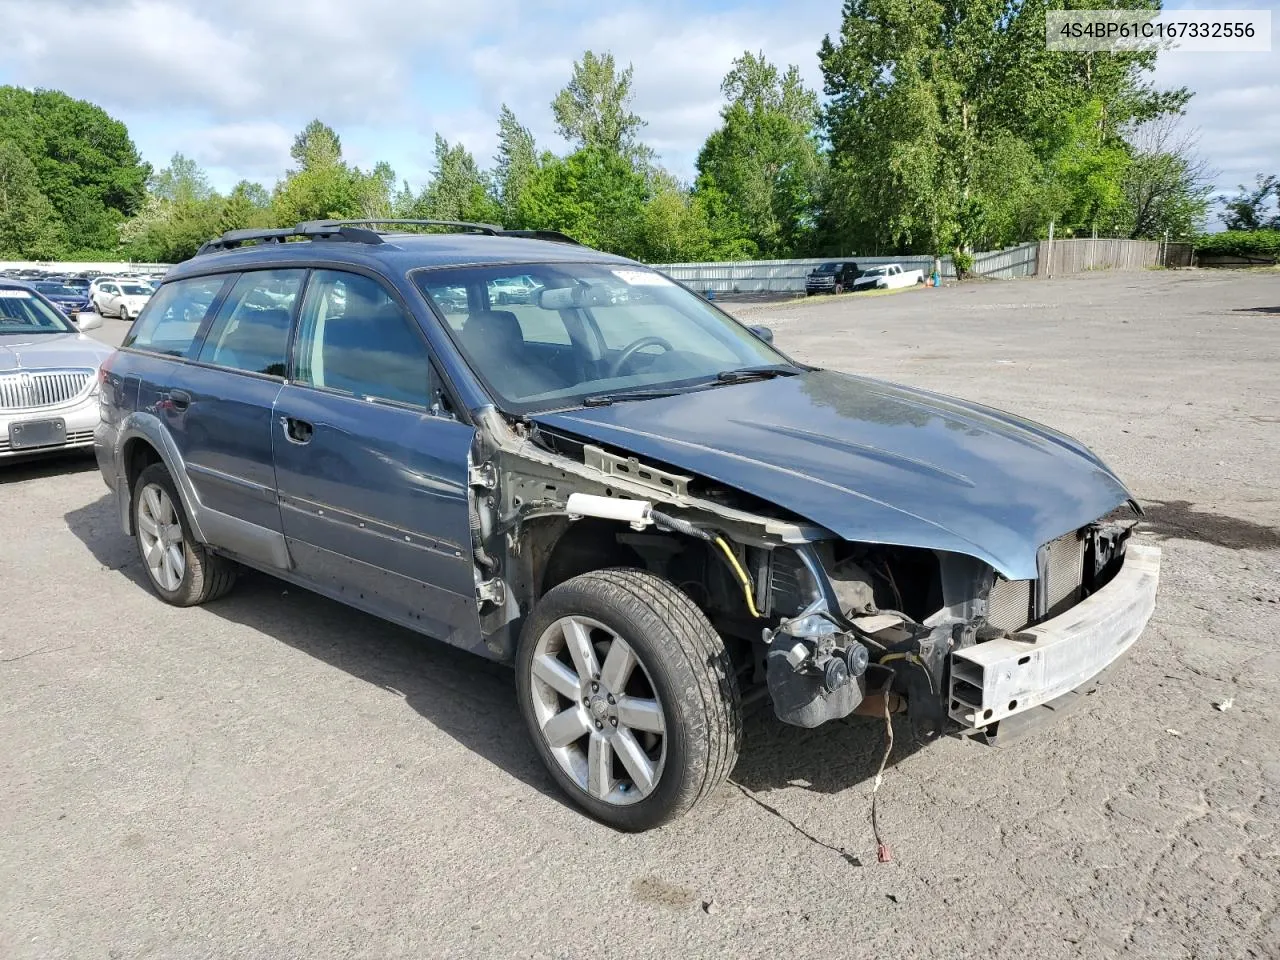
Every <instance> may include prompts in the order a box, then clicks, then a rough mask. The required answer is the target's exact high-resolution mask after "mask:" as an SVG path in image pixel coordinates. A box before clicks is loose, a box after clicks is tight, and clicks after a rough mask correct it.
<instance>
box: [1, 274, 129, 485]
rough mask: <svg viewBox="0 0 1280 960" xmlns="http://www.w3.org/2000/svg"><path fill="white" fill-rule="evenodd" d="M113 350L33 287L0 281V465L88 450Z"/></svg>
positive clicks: (91, 444) (91, 443)
mask: <svg viewBox="0 0 1280 960" xmlns="http://www.w3.org/2000/svg"><path fill="white" fill-rule="evenodd" d="M93 319H94V320H97V322H98V323H101V322H102V321H101V320H99V319H98V318H97V317H94V318H93ZM111 352H112V351H111V348H110V347H108V346H107V345H106V344H104V343H99V342H98V341H97V340H94V339H93V338H91V337H87V336H85V335H84V334H83V333H81V332H80V331H79V330H77V329H76V328H75V327H74V326H72V324H71V321H70V320H68V319H67V318H66V316H65V315H64V314H63V313H62V312H61V311H60V310H59V309H58V308H57V307H55V306H54V305H53V303H52V302H51V301H50V300H49V299H48V298H46V297H45V296H44V295H43V294H41V293H40V292H39V291H37V290H35V289H34V288H33V287H30V286H28V285H27V284H25V283H21V282H19V281H13V280H5V281H0V462H3V461H5V460H7V459H9V458H11V457H28V456H34V455H37V454H44V453H56V452H58V451H60V450H67V449H77V448H80V449H88V448H91V447H92V446H93V430H94V427H96V426H97V425H98V420H99V413H98V368H99V367H100V366H101V364H102V361H103V360H105V359H106V358H107V357H109V356H111Z"/></svg>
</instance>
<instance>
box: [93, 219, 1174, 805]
mask: <svg viewBox="0 0 1280 960" xmlns="http://www.w3.org/2000/svg"><path fill="white" fill-rule="evenodd" d="M413 223H414V224H415V225H414V226H412V227H409V226H407V225H402V223H401V222H392V221H379V222H370V221H323V222H315V223H306V224H301V225H299V226H298V227H296V228H291V229H283V230H258V231H237V232H232V233H228V234H226V235H224V236H223V237H222V238H220V239H218V240H216V241H211V242H210V243H208V244H206V245H205V247H204V248H203V249H202V250H201V251H200V253H199V254H198V255H197V256H196V257H194V258H193V259H191V260H189V261H187V262H186V263H183V264H181V265H179V266H177V267H175V268H173V269H172V270H171V271H170V272H169V274H168V275H167V276H166V278H165V280H164V282H163V284H162V285H161V286H160V288H159V290H158V291H157V292H156V293H155V295H154V296H153V297H152V298H151V301H150V302H149V303H148V304H147V306H146V308H145V309H144V310H143V311H142V313H141V315H140V316H139V317H138V318H137V320H136V322H135V323H134V325H133V327H132V329H131V330H130V332H129V335H128V337H127V338H126V340H125V342H124V345H123V346H122V347H121V349H120V350H119V351H118V352H117V353H116V354H115V355H114V356H113V357H111V358H110V359H109V360H108V361H107V362H106V363H105V364H104V365H103V367H102V373H101V378H100V379H101V403H102V409H101V424H100V425H99V427H98V430H97V438H96V449H97V455H98V459H99V463H100V466H101V469H102V474H103V477H104V478H105V480H106V482H107V484H108V486H110V487H111V488H112V490H114V491H115V493H116V496H117V498H118V500H119V508H120V520H121V524H122V526H123V528H124V530H125V531H126V532H128V533H129V534H131V535H132V536H134V537H136V539H137V543H138V547H139V550H140V551H141V554H142V557H143V559H144V560H145V568H146V570H147V573H148V575H149V577H150V580H151V583H152V585H153V587H154V588H155V590H156V592H157V593H158V594H159V595H160V596H161V597H162V598H164V599H165V600H166V601H168V602H170V603H173V604H178V605H189V604H197V603H202V602H204V601H207V600H211V599H214V598H215V597H218V596H221V595H222V594H224V593H225V592H226V591H227V590H229V589H230V588H231V586H232V585H233V583H234V581H235V577H236V572H237V569H238V567H239V566H240V565H244V566H248V567H252V568H255V569H257V570H261V571H265V572H267V573H270V574H272V575H274V576H277V577H280V578H282V579H284V580H287V581H290V582H292V583H295V584H299V585H302V586H304V587H307V588H309V589H311V590H314V591H316V592H318V593H321V594H323V595H325V596H328V597H332V598H334V599H336V600H339V601H341V602H343V603H347V604H350V605H352V606H354V607H358V608H360V609H362V610H366V611H368V612H369V613H373V614H376V615H378V616H381V617H385V618H386V619H388V620H391V621H394V622H396V623H399V624H402V625H404V626H406V627H409V628H410V629H413V630H416V631H419V632H421V633H424V634H427V635H430V636H432V637H436V638H438V639H440V640H443V641H445V642H448V643H451V644H456V645H457V646H460V647H463V648H466V649H468V650H472V651H474V652H476V653H478V654H480V655H481V656H484V657H489V658H492V659H496V660H502V661H506V662H509V663H511V664H513V665H514V667H515V670H516V680H517V691H518V696H519V700H520V708H521V711H522V712H523V715H524V717H525V718H526V720H527V722H528V726H529V729H530V732H531V734H532V739H533V743H534V745H535V747H536V749H537V751H538V753H539V754H540V755H541V756H542V758H543V760H544V761H545V762H546V765H547V767H548V769H549V770H550V771H551V774H552V776H553V777H554V778H555V779H556V781H557V782H558V783H559V784H560V785H561V786H562V787H563V788H564V790H565V791H566V792H567V793H568V794H569V795H570V796H571V797H573V799H574V800H575V801H576V802H577V803H579V804H581V806H582V807H584V808H585V809H586V810H587V811H589V812H590V813H591V814H592V815H594V816H596V817H598V818H600V819H601V820H603V821H605V822H607V823H610V824H613V825H615V826H617V827H620V828H623V829H629V830H639V829H645V828H648V827H652V826H655V825H657V824H660V823H662V822H665V821H667V820H670V819H672V818H674V817H676V816H679V815H680V814H682V813H684V812H685V811H687V810H689V809H690V808H691V807H692V806H694V804H696V803H697V802H698V801H699V800H700V799H702V798H703V797H706V796H707V795H708V794H709V793H711V792H712V791H713V790H715V788H716V787H717V786H718V785H719V784H720V783H721V782H723V780H724V779H725V778H726V777H727V776H728V775H729V772H730V770H731V769H732V768H733V765H734V761H735V759H736V757H737V754H738V748H739V738H740V731H741V726H742V725H741V710H742V702H743V699H744V698H750V699H755V698H757V697H760V698H763V697H767V698H768V699H769V700H770V701H771V702H772V705H773V709H774V711H775V712H776V714H777V716H778V717H779V718H780V719H781V720H782V721H784V722H786V723H792V724H798V725H801V726H805V727H813V726H817V725H818V724H821V723H825V722H827V721H830V720H833V719H837V718H840V717H845V716H848V715H850V714H853V713H866V714H872V715H876V716H887V715H888V714H889V713H891V712H894V711H897V710H907V711H910V713H911V714H912V715H914V716H916V717H918V718H922V719H923V720H925V721H926V722H929V723H930V724H931V725H933V726H935V727H936V728H937V729H943V728H947V729H950V730H953V731H956V732H961V733H984V734H986V735H988V736H993V735H995V734H996V732H997V731H998V730H1000V729H1001V728H1004V729H1006V730H1007V729H1008V727H1009V726H1010V725H1012V724H1015V723H1017V722H1021V721H1025V720H1026V719H1027V718H1028V717H1030V716H1032V715H1034V714H1036V713H1037V712H1043V710H1044V708H1055V707H1057V706H1059V705H1061V704H1062V703H1063V702H1064V700H1068V699H1070V698H1071V697H1072V695H1073V692H1077V691H1079V690H1081V689H1083V688H1086V687H1088V686H1090V685H1091V682H1092V681H1093V680H1094V679H1095V677H1096V676H1097V675H1098V674H1099V673H1100V672H1101V671H1102V670H1103V669H1104V668H1105V667H1107V666H1108V665H1109V664H1111V663H1112V662H1113V661H1114V660H1116V658H1118V657H1119V656H1120V655H1121V654H1123V653H1124V652H1125V650H1126V649H1127V648H1128V647H1129V646H1130V645H1131V644H1132V643H1133V642H1134V640H1135V639H1136V638H1137V636H1138V635H1139V633H1140V632H1141V631H1142V629H1143V627H1144V625H1145V624H1146V622H1147V620H1148V618H1149V617H1150V615H1151V612H1152V607H1153V605H1154V601H1155V594H1156V585H1157V580H1158V577H1159V551H1158V550H1156V549H1154V548H1152V547H1148V546H1144V545H1140V544H1137V543H1132V542H1130V534H1131V531H1132V528H1133V525H1134V523H1135V520H1136V513H1137V505H1136V503H1135V502H1134V501H1133V499H1132V497H1131V496H1130V494H1129V492H1128V491H1127V490H1126V489H1125V487H1124V485H1123V484H1122V483H1121V482H1120V480H1118V479H1117V478H1116V476H1115V475H1114V474H1113V473H1112V472H1111V470H1109V469H1108V468H1107V466H1106V465H1105V464H1104V463H1103V462H1102V461H1101V460H1099V459H1098V457H1096V456H1094V455H1093V454H1092V453H1091V452H1089V450H1087V449H1085V448H1084V447H1083V446H1081V445H1080V444H1079V443H1076V442H1075V441H1073V440H1071V439H1069V438H1067V437H1065V436H1063V435H1061V434H1059V433H1056V432H1054V431H1052V430H1049V429H1047V428H1045V427H1041V426H1038V425H1036V424H1032V423H1029V422H1027V421H1025V420H1021V419H1018V418H1016V417H1013V416H1010V415H1008V414H1004V413H1000V412H998V411H995V410H992V409H989V408H986V407H981V406H978V405H976V404H972V403H967V402H965V401H961V400H954V399H949V398H946V397H941V396H937V395H934V394H930V393H926V392H924V391H922V390H916V389H912V388H909V387H902V386H894V385H892V384H889V383H884V382H881V381H877V380H871V379H867V378H864V377H857V376H850V375H847V374H843V373H837V372H834V371H829V370H821V369H816V368H813V367H809V366H806V365H804V364H800V363H796V362H795V361H793V360H791V359H790V358H788V357H787V356H785V355H784V354H782V353H781V352H779V351H778V350H777V349H775V348H774V347H773V346H772V344H771V342H770V340H771V336H770V334H769V332H768V331H767V330H765V329H763V328H748V327H745V326H743V325H741V324H740V323H738V322H737V321H735V320H734V319H733V318H732V317H730V316H728V315H726V314H725V313H722V312H721V311H720V310H718V309H717V308H716V307H715V306H713V305H712V304H710V303H707V302H705V301H704V300H703V299H701V298H699V297H698V296H696V295H694V294H692V293H690V292H689V291H687V290H685V289H684V288H683V287H681V286H679V285H677V284H675V283H673V282H671V281H670V280H669V279H667V278H666V277H665V276H663V275H662V274H660V273H657V272H655V271H653V270H650V269H648V268H647V267H645V266H643V265H641V264H638V263H635V262H633V261H629V260H625V259H622V258H619V257H614V256H610V255H607V254H603V253H600V252H598V251H595V250H590V249H587V248H585V247H582V246H580V245H577V244H575V243H573V242H572V241H571V240H569V238H567V237H562V236H560V235H557V234H548V233H532V232H516V231H503V230H501V229H499V228H496V227H489V226H484V225H477V224H433V223H430V222H418V221H415V222H413ZM423 228H426V229H429V230H431V231H433V232H429V233H424V232H421V231H422V229H423ZM414 231H416V232H414ZM441 231H446V232H441Z"/></svg>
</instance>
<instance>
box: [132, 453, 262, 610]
mask: <svg viewBox="0 0 1280 960" xmlns="http://www.w3.org/2000/svg"><path fill="white" fill-rule="evenodd" d="M130 510H131V511H132V515H133V528H134V539H135V540H137V543H138V552H139V554H141V555H142V563H143V567H144V568H145V569H146V571H147V579H148V580H150V581H151V587H152V589H154V590H155V592H156V593H157V594H159V596H160V599H161V600H163V601H165V602H166V603H171V604H173V605H174V606H175V607H191V606H195V605H197V604H201V603H205V602H207V601H209V600H214V599H216V598H218V597H220V596H222V595H223V594H225V593H226V592H227V591H228V590H230V589H231V587H232V586H233V585H234V584H235V582H236V571H237V568H236V565H235V564H234V563H233V562H232V561H230V560H228V559H227V558H226V557H220V556H218V555H217V554H215V553H213V552H212V551H210V550H209V549H208V547H206V546H205V545H204V544H202V543H198V542H196V540H195V538H194V537H192V535H191V525H190V524H189V523H187V515H186V514H185V513H184V512H183V509H182V500H181V499H180V498H179V497H178V490H177V487H175V486H174V483H173V478H172V477H171V476H169V470H168V468H167V467H165V465H164V464H162V463H153V464H152V465H151V466H149V467H147V468H146V469H145V470H143V471H142V473H141V474H140V475H139V476H138V479H137V481H135V483H134V485H133V495H132V503H131V504H130Z"/></svg>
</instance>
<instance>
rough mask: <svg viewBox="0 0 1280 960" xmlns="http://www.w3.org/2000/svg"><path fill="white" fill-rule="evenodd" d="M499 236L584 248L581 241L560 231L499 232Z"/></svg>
mask: <svg viewBox="0 0 1280 960" xmlns="http://www.w3.org/2000/svg"><path fill="white" fill-rule="evenodd" d="M498 236H500V237H518V238H520V239H522V240H550V241H551V242H552V243H571V244H573V245H574V246H575V247H580V246H582V242H581V241H579V240H575V239H573V237H571V236H569V235H568V234H567V233H561V232H560V231H559V230H499V231H498Z"/></svg>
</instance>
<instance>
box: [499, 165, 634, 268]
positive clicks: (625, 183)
mask: <svg viewBox="0 0 1280 960" xmlns="http://www.w3.org/2000/svg"><path fill="white" fill-rule="evenodd" d="M648 198H649V182H648V180H647V178H646V177H645V175H644V174H643V173H641V172H640V171H638V170H636V169H635V167H634V166H633V165H632V163H631V162H630V161H629V160H628V159H627V158H625V157H622V156H619V155H618V154H616V153H613V152H611V151H608V150H605V149H604V148H601V147H593V148H585V149H582V150H577V151H575V152H574V153H571V154H570V155H569V156H567V157H564V158H560V157H554V156H552V155H551V154H549V153H548V154H543V157H542V162H541V163H540V165H539V167H538V170H537V172H536V173H535V174H534V175H533V176H532V177H531V178H530V180H529V183H528V186H527V187H526V189H525V191H524V192H523V193H522V194H521V195H520V205H519V216H520V222H521V223H524V224H526V225H528V226H529V227H531V228H537V229H543V230H559V231H561V232H563V233H567V234H568V235H569V236H571V237H573V238H574V239H576V240H578V241H580V242H582V243H585V244H587V245H588V246H592V247H597V248H598V249H601V250H607V251H609V252H610V253H618V254H623V255H627V256H636V255H638V254H639V253H641V252H642V251H641V245H642V241H641V236H640V225H641V222H642V219H643V213H644V206H645V203H646V201H647V200H648Z"/></svg>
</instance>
